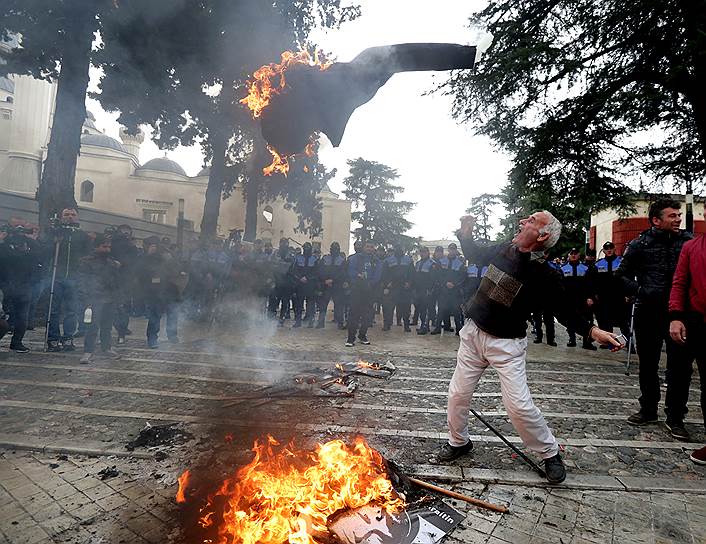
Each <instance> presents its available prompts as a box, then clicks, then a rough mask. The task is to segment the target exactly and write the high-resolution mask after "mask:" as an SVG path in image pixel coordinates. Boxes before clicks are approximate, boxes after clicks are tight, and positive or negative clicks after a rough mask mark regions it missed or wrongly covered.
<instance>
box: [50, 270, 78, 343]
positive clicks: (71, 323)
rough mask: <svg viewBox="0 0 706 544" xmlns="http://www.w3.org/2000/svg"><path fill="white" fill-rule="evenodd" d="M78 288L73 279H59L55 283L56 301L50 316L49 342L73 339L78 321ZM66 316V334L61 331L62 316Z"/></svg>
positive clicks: (64, 321) (53, 303)
mask: <svg viewBox="0 0 706 544" xmlns="http://www.w3.org/2000/svg"><path fill="white" fill-rule="evenodd" d="M77 311H78V286H77V285H76V280H73V279H57V280H56V282H55V283H54V300H53V301H52V307H51V315H50V316H49V340H54V341H60V340H68V339H69V338H73V336H74V334H76V328H77V326H78V320H77V317H76V312H77ZM62 312H63V315H64V319H63V325H64V334H63V335H62V334H61V332H60V330H59V322H60V320H61V315H62Z"/></svg>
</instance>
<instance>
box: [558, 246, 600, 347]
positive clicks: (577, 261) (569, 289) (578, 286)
mask: <svg viewBox="0 0 706 544" xmlns="http://www.w3.org/2000/svg"><path fill="white" fill-rule="evenodd" d="M561 273H562V275H563V276H564V290H565V292H566V295H567V297H566V300H564V301H563V303H564V304H568V305H571V306H574V307H575V308H576V309H577V310H578V312H579V313H580V314H581V315H583V316H584V317H586V318H587V319H588V320H589V321H591V319H592V317H590V316H591V315H592V313H591V310H590V309H589V308H588V302H589V299H590V295H591V289H590V288H589V278H590V276H587V274H589V268H588V266H586V265H585V264H584V263H582V262H581V254H580V253H579V250H578V249H577V248H575V247H574V248H571V251H569V258H568V261H567V263H566V264H565V265H564V266H562V267H561ZM592 303H593V301H592V300H591V304H592ZM566 332H567V333H568V335H569V342H568V343H567V344H566V345H567V346H568V347H570V348H571V347H576V331H575V330H573V329H572V328H570V327H569V328H567V329H566ZM582 347H583V348H584V349H590V350H592V351H593V350H595V349H596V346H594V345H593V344H592V343H591V339H590V338H587V337H585V336H584V338H583V344H582Z"/></svg>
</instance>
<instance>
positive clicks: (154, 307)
mask: <svg viewBox="0 0 706 544" xmlns="http://www.w3.org/2000/svg"><path fill="white" fill-rule="evenodd" d="M178 309H179V306H178V304H177V303H176V302H168V303H164V302H148V303H147V320H148V321H147V340H148V341H154V340H157V339H158V338H159V326H160V323H161V321H162V314H165V313H166V314H167V336H168V337H169V339H174V338H177V336H178V335H177V324H178V321H179V312H178Z"/></svg>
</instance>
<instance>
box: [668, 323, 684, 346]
mask: <svg viewBox="0 0 706 544" xmlns="http://www.w3.org/2000/svg"><path fill="white" fill-rule="evenodd" d="M669 336H671V337H672V340H674V341H675V342H676V343H677V344H680V345H682V346H683V345H684V344H686V326H685V325H684V322H683V321H679V320H677V319H675V320H674V321H672V322H671V323H670V324H669Z"/></svg>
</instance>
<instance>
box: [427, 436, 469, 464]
mask: <svg viewBox="0 0 706 544" xmlns="http://www.w3.org/2000/svg"><path fill="white" fill-rule="evenodd" d="M471 450H473V442H471V441H470V440H469V441H468V443H467V444H465V445H463V446H452V445H451V444H449V443H448V442H447V443H446V444H444V445H443V446H441V449H440V450H439V451H438V452H436V453H435V454H434V455H433V456H432V457H431V458H430V459H429V461H430V462H431V463H432V464H434V465H437V464H439V463H448V462H449V461H453V460H454V459H458V458H459V457H461V456H462V455H466V454H467V453H469V452H470V451H471Z"/></svg>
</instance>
